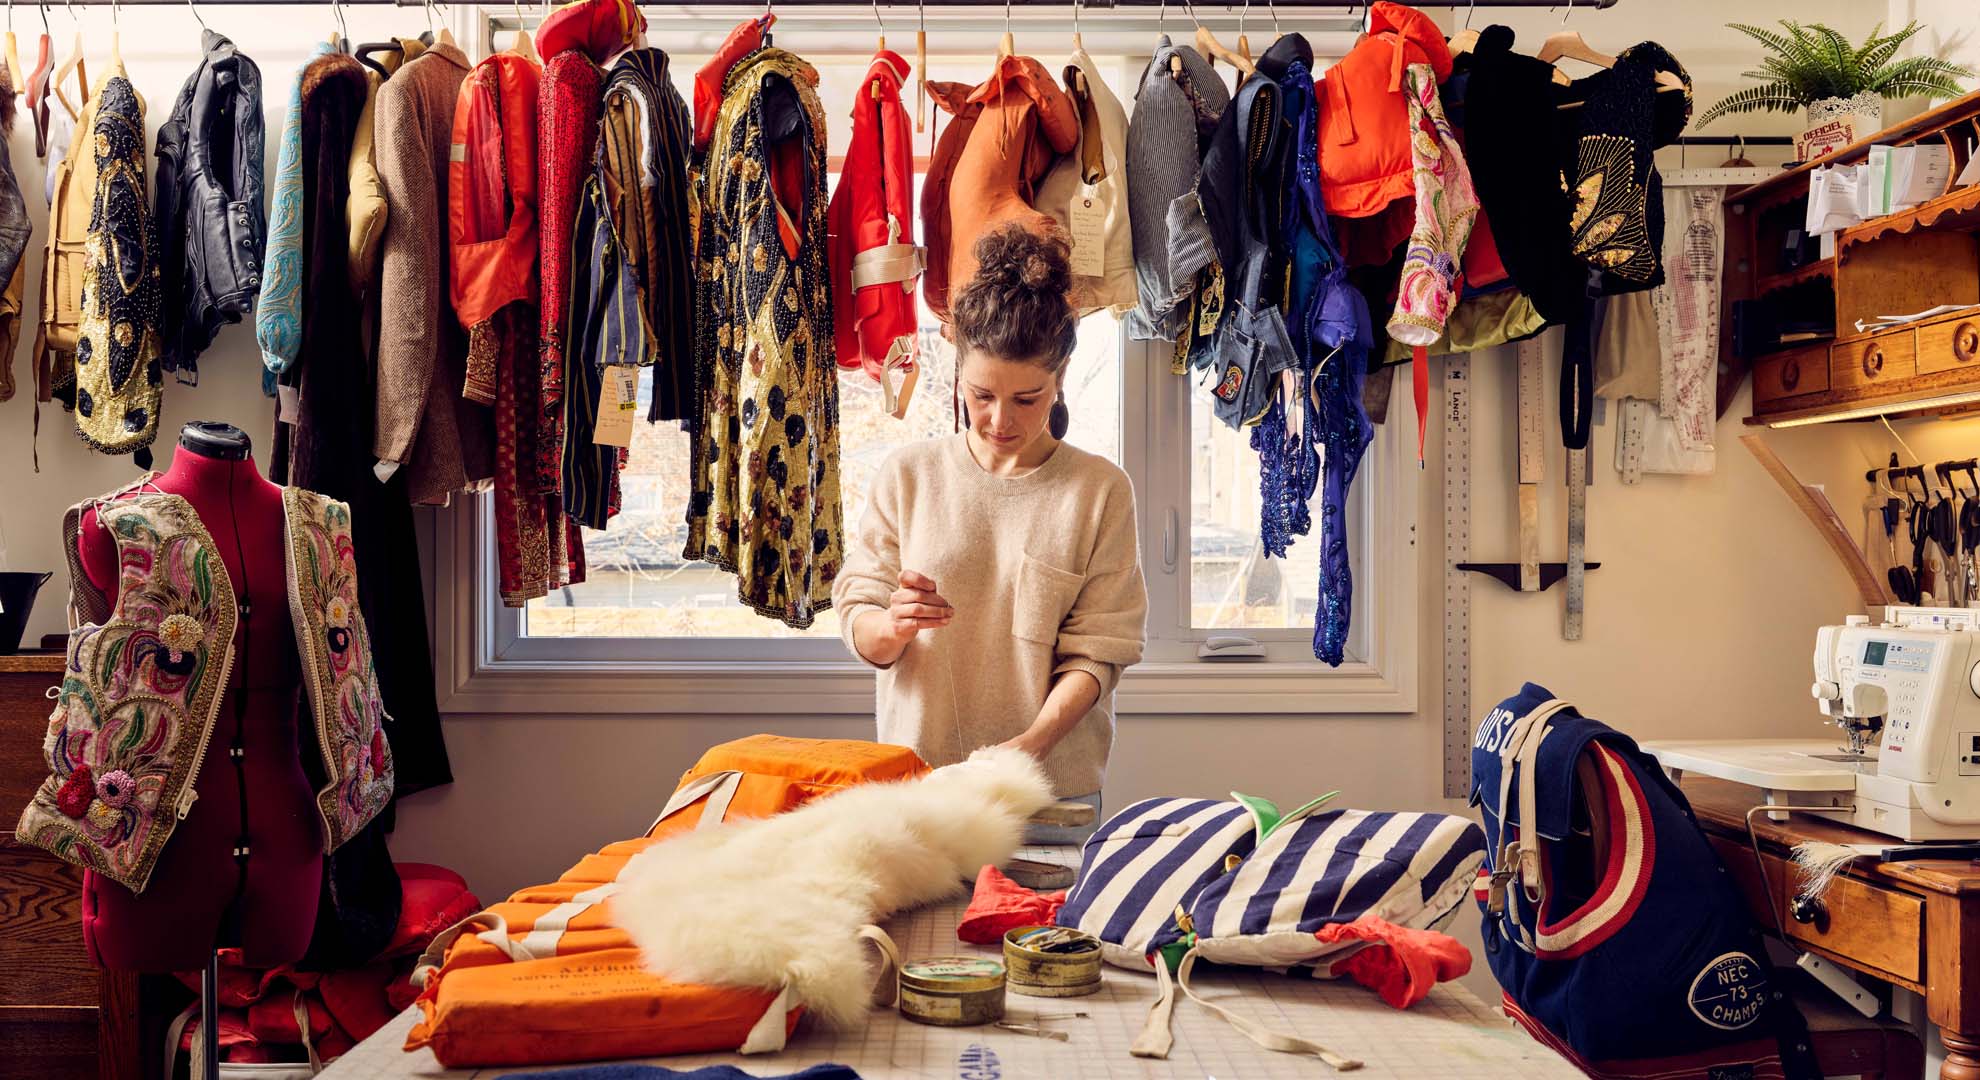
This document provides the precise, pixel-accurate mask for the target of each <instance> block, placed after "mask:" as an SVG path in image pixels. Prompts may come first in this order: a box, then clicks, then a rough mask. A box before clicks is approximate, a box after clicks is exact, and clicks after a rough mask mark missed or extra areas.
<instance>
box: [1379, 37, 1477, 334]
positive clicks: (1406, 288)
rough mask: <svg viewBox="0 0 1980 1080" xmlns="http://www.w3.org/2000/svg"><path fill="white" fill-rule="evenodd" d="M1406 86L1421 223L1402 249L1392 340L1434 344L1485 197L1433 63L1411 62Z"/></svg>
mask: <svg viewBox="0 0 1980 1080" xmlns="http://www.w3.org/2000/svg"><path fill="white" fill-rule="evenodd" d="M1403 90H1404V96H1405V98H1406V99H1407V100H1408V103H1409V118H1410V125H1411V131H1410V140H1409V153H1410V159H1411V165H1412V173H1413V175H1414V177H1415V181H1416V225H1415V228H1414V230H1413V231H1411V233H1410V235H1409V247H1408V249H1407V250H1406V251H1405V252H1404V254H1403V267H1402V277H1401V279H1400V282H1399V284H1398V285H1397V292H1396V308H1395V311H1394V313H1393V314H1391V315H1390V316H1389V326H1388V329H1389V336H1390V337H1392V338H1395V339H1396V340H1397V341H1400V342H1402V343H1404V344H1406V345H1419V346H1428V345H1434V344H1436V343H1437V339H1438V338H1439V337H1441V336H1442V335H1443V332H1444V322H1445V321H1446V320H1447V319H1448V318H1449V317H1450V314H1451V308H1452V307H1454V306H1456V304H1457V298H1458V290H1457V277H1458V257H1459V256H1460V255H1461V254H1462V253H1463V252H1464V246H1465V244H1466V243H1467V242H1468V241H1469V240H1470V239H1471V226H1472V224H1473V222H1474V221H1475V220H1476V219H1477V217H1478V197H1477V195H1476V194H1474V193H1473V191H1472V187H1471V170H1470V169H1469V168H1468V167H1467V166H1466V165H1465V163H1464V155H1463V153H1461V152H1460V151H1459V150H1458V145H1457V136H1456V135H1455V134H1454V133H1453V132H1452V130H1451V122H1450V120H1449V119H1447V118H1446V117H1445V116H1444V105H1443V102H1442V100H1440V99H1439V98H1438V97H1437V78H1436V75H1435V73H1433V72H1432V71H1431V69H1430V67H1429V65H1427V64H1411V65H1410V66H1409V68H1408V70H1407V71H1406V72H1405V73H1404V74H1403Z"/></svg>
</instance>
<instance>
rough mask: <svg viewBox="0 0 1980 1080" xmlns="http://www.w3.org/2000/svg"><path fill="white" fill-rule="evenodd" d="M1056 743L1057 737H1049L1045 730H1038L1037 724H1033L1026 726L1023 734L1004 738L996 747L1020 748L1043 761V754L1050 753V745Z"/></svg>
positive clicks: (1004, 748)
mask: <svg viewBox="0 0 1980 1080" xmlns="http://www.w3.org/2000/svg"><path fill="white" fill-rule="evenodd" d="M1057 743H1058V740H1057V739H1052V738H1049V736H1047V735H1046V733H1045V732H1043V731H1041V730H1039V728H1038V726H1037V725H1035V724H1034V725H1032V726H1031V727H1029V728H1026V729H1025V731H1024V734H1022V735H1019V736H1017V737H1016V738H1012V739H1005V740H1004V741H1003V742H1000V743H998V744H997V749H999V750H1022V751H1024V752H1025V753H1027V754H1030V755H1031V756H1032V757H1034V758H1037V759H1038V760H1039V761H1044V760H1045V755H1047V754H1049V753H1051V752H1052V747H1053V746H1055V745H1057Z"/></svg>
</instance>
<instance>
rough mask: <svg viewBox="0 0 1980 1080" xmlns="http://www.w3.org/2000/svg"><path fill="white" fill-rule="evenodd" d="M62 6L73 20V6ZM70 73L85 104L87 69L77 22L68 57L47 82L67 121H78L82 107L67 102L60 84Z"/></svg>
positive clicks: (80, 32) (87, 86) (87, 97)
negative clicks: (66, 115)
mask: <svg viewBox="0 0 1980 1080" xmlns="http://www.w3.org/2000/svg"><path fill="white" fill-rule="evenodd" d="M64 6H65V7H66V8H67V9H68V12H69V18H70V19H71V20H74V19H75V17H76V7H75V5H74V4H73V3H70V4H66V5H64ZM71 71H73V72H75V73H76V93H77V94H78V95H79V96H80V97H81V98H82V100H83V102H85V103H87V102H88V101H89V68H88V66H87V65H85V64H84V63H83V38H82V24H81V23H79V22H78V23H76V36H75V40H74V41H73V42H71V43H70V45H69V55H68V56H67V57H66V58H65V59H63V61H62V63H61V66H59V67H57V68H56V69H55V76H54V78H52V79H50V80H49V85H50V86H52V87H54V89H55V100H56V101H59V102H61V103H62V108H63V109H64V110H66V111H67V112H68V114H69V119H71V120H80V119H82V106H81V105H78V104H72V103H71V102H70V101H69V95H67V94H65V93H63V92H62V84H63V83H64V82H65V81H67V80H68V78H69V72H71Z"/></svg>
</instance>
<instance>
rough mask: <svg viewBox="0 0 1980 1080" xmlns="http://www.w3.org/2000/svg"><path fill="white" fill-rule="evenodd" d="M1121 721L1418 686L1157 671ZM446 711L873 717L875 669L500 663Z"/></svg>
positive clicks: (1119, 702) (1380, 705) (1338, 673)
mask: <svg viewBox="0 0 1980 1080" xmlns="http://www.w3.org/2000/svg"><path fill="white" fill-rule="evenodd" d="M1115 705H1116V709H1117V711H1118V712H1119V713H1120V714H1121V715H1123V716H1134V715H1165V714H1166V715H1175V714H1210V715H1233V714H1235V715H1247V716H1321V715H1371V714H1390V713H1410V712H1414V711H1415V710H1416V688H1415V687H1414V686H1413V685H1409V686H1400V685H1397V684H1396V683H1395V682H1394V681H1393V680H1392V679H1389V678H1385V677H1384V676H1383V675H1382V673H1380V672H1379V671H1377V670H1376V669H1375V668H1374V667H1373V666H1371V665H1368V664H1344V665H1342V666H1341V667H1340V668H1337V669H1334V668H1326V667H1323V666H1321V665H1319V664H1317V663H1277V662H1252V663H1209V662H1189V661H1180V662H1151V663H1145V664H1138V665H1136V666H1135V667H1133V668H1130V669H1129V670H1128V671H1127V673H1126V674H1125V675H1123V676H1122V678H1121V685H1120V689H1119V691H1118V692H1117V695H1116V699H1115ZM441 707H442V710H443V711H444V712H446V713H448V714H453V715H461V714H469V715H473V714H498V715H514V714H541V715H551V716H561V715H579V714H584V715H598V714H606V715H634V716H682V715H687V716H730V715H754V716H778V717H834V716H871V715H873V672H872V671H871V669H868V668H866V667H863V666H861V665H859V664H855V663H850V662H843V661H840V662H787V663H775V662H757V663H752V664H750V665H749V666H748V670H747V671H739V670H737V668H736V666H734V665H729V664H709V663H693V662H665V661H657V662H642V663H631V662H623V661H604V660H598V661H573V660H558V661H554V662H545V661H510V662H497V663H494V664H491V665H488V666H485V667H482V668H480V669H479V670H477V671H475V672H473V673H472V674H470V675H468V677H467V678H465V679H462V680H460V682H459V683H458V684H457V685H456V686H455V687H454V688H453V690H452V692H451V693H448V694H446V695H445V700H444V701H443V702H442V703H441Z"/></svg>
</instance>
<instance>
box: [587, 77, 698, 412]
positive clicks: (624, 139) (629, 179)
mask: <svg viewBox="0 0 1980 1080" xmlns="http://www.w3.org/2000/svg"><path fill="white" fill-rule="evenodd" d="M599 128H600V131H599V137H600V146H599V157H600V159H601V164H602V166H603V168H604V174H605V178H606V183H605V194H606V197H607V199H608V200H609V202H610V205H611V211H612V220H613V222H614V224H615V225H616V227H617V231H618V236H619V241H620V242H621V243H622V244H623V245H624V248H625V257H626V263H627V265H628V266H629V267H630V268H631V270H632V273H633V276H634V277H635V279H636V281H637V283H638V289H639V306H640V310H641V311H642V312H644V314H645V318H646V325H647V327H648V329H649V331H650V332H651V334H652V337H653V349H652V352H651V354H650V356H649V358H648V359H647V360H646V361H644V362H646V363H651V364H652V365H653V404H652V408H651V410H650V411H649V412H648V413H647V416H646V418H647V419H648V420H686V419H689V418H691V417H692V416H693V412H692V410H693V407H694V400H695V378H694V323H695V311H694V287H695V286H694V235H693V230H692V228H691V227H690V223H689V219H688V163H687V159H688V153H689V150H690V148H691V147H690V143H691V141H692V139H693V130H692V127H691V124H690V121H689V119H688V110H687V102H685V101H683V100H682V99H681V95H680V91H678V90H675V89H674V84H673V82H672V81H671V80H670V79H669V78H668V76H667V54H666V53H664V52H661V51H660V50H659V49H633V50H632V51H630V52H628V53H626V54H625V55H624V56H621V57H620V58H619V60H618V62H617V63H615V64H613V65H612V70H611V71H610V72H609V73H607V75H606V77H605V113H604V116H603V118H602V119H601V121H600V125H599Z"/></svg>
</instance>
